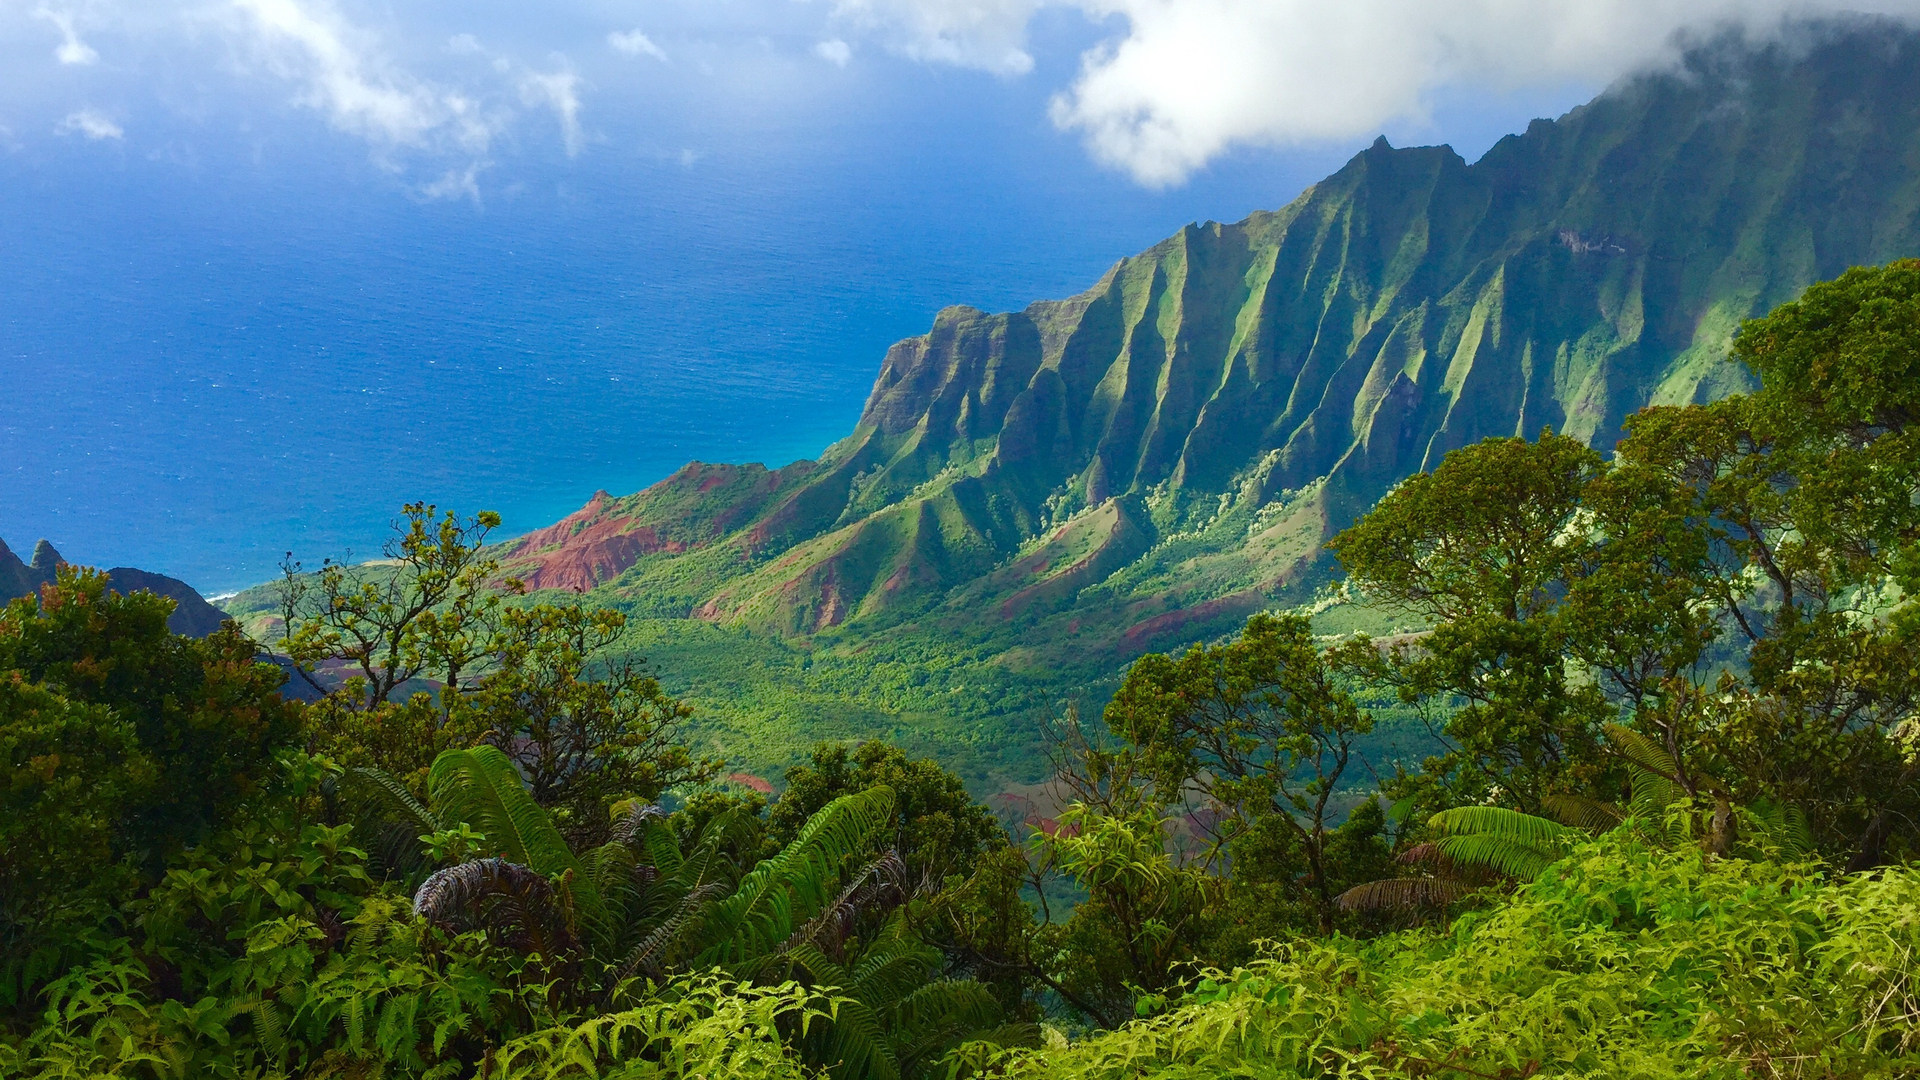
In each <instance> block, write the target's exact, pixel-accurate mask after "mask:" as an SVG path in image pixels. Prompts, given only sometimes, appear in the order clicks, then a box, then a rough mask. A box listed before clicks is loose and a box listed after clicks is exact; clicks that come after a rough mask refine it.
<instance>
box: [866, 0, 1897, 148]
mask: <svg viewBox="0 0 1920 1080" xmlns="http://www.w3.org/2000/svg"><path fill="white" fill-rule="evenodd" d="M1042 6H1054V7H1068V8H1077V9H1079V10H1080V11H1082V12H1084V13H1085V14H1086V15H1087V16H1088V17H1089V18H1092V19H1095V20H1101V21H1105V22H1111V23H1113V24H1115V25H1116V26H1117V27H1118V29H1117V32H1116V33H1115V34H1114V35H1113V36H1111V37H1110V38H1108V39H1107V40H1105V41H1103V42H1102V43H1101V44H1099V45H1097V46H1096V47H1095V48H1093V49H1092V50H1090V51H1088V52H1087V53H1086V55H1085V56H1084V57H1083V58H1082V64H1081V70H1080V73H1079V76H1078V77H1077V78H1076V79H1075V80H1074V81H1073V83H1072V85H1071V86H1069V87H1067V88H1066V89H1064V90H1062V91H1061V92H1060V93H1059V94H1058V95H1057V96H1056V97H1055V98H1054V100H1053V107H1052V115H1053V119H1054V122H1055V123H1056V124H1058V125H1059V126H1060V127H1062V128H1064V129H1068V130H1073V131H1077V132H1080V133H1081V134H1082V136H1083V137H1084V138H1085V140H1086V144H1087V146H1088V148H1089V150H1090V151H1091V152H1092V153H1093V154H1095V155H1096V156H1097V157H1099V158H1100V159H1102V160H1103V161H1106V162H1108V163H1110V164H1112V165H1114V166H1116V167H1119V168H1122V169H1124V170H1126V171H1128V172H1129V173H1131V174H1132V175H1133V176H1134V177H1136V178H1137V179H1138V180H1140V181H1141V182H1142V183H1145V184H1149V185H1154V186H1160V185H1166V184H1172V183H1178V182H1179V181H1181V180H1183V179H1185V178H1186V177H1187V176H1188V175H1189V174H1190V173H1192V172H1193V171H1194V170H1195V169H1198V168H1200V167H1201V166H1203V165H1205V164H1206V163H1207V162H1208V161H1210V160H1212V159H1213V158H1214V157H1215V156H1217V155H1219V154H1220V153H1222V152H1224V151H1225V150H1227V149H1228V148H1230V147H1232V146H1234V145H1237V144H1288V143H1301V142H1313V141H1318V140H1327V139H1350V138H1353V137H1356V136H1365V135H1370V134H1373V133H1374V132H1376V131H1378V130H1379V129H1380V128H1381V127H1382V126H1384V125H1386V124H1388V123H1390V122H1392V121H1395V120H1402V119H1408V118H1415V119H1418V118H1420V117H1422V116H1423V115H1424V114H1425V112H1426V111H1427V110H1428V108H1429V106H1430V103H1431V100H1432V97H1433V95H1434V94H1435V92H1436V91H1438V90H1441V89H1443V88H1447V87H1461V86H1465V87H1471V88H1484V89H1487V90H1510V89H1515V88H1521V87H1526V86H1556V85H1565V84H1568V83H1584V84H1604V83H1606V82H1610V81H1612V80H1613V79H1616V78H1619V77H1621V76H1623V75H1626V74H1628V73H1630V72H1632V71H1634V70H1637V69H1641V68H1645V67H1648V66H1652V65H1658V64H1662V63H1665V62H1668V61H1670V60H1671V59H1672V58H1674V57H1675V56H1677V55H1678V50H1679V48H1680V45H1681V44H1682V43H1683V42H1684V41H1686V40H1688V39H1689V38H1691V39H1695V40H1697V39H1698V38H1699V37H1702V36H1706V35H1711V34H1714V33H1719V32H1724V31H1727V30H1739V31H1744V32H1746V33H1749V34H1771V33H1775V32H1778V31H1779V29H1780V28H1781V26H1782V25H1783V22H1784V20H1787V19H1798V18H1807V17H1816V16H1821V15H1832V14H1840V13H1865V14H1884V15H1894V16H1908V17H1910V16H1914V15H1920V2H1915V0H1878V2H1875V0H1603V2H1595V0H1343V2H1341V3H1337V4H1330V3H1326V2H1325V0H840V2H839V3H838V5H837V10H838V11H839V12H841V13H842V14H843V15H847V16H850V17H853V18H855V19H856V21H859V22H861V23H862V24H863V25H866V26H868V27H869V28H870V30H872V32H877V33H892V34H896V35H901V36H903V37H904V44H903V45H901V46H899V47H900V48H901V49H902V51H904V52H906V53H907V54H908V55H911V56H915V57H920V58H923V59H928V60H938V61H944V62H948V63H956V64H964V65H967V66H972V67H978V68H983V69H986V70H990V71H996V72H1001V73H1018V72H1023V71H1025V70H1026V69H1027V68H1028V67H1030V66H1031V60H1030V58H1028V57H1027V53H1026V51H1025V50H1026V48H1027V44H1026V29H1027V25H1028V23H1029V22H1030V20H1031V19H1032V17H1033V15H1034V14H1035V13H1036V11H1037V10H1038V9H1039V8H1041V7H1042ZM876 27H877V28H878V29H873V28H876Z"/></svg>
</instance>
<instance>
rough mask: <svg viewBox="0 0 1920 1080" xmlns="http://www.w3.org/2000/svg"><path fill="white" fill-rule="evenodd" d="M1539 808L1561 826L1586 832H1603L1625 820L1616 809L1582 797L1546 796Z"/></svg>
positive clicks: (1610, 805)
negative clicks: (1568, 826) (1550, 815)
mask: <svg viewBox="0 0 1920 1080" xmlns="http://www.w3.org/2000/svg"><path fill="white" fill-rule="evenodd" d="M1540 806H1541V808H1542V809H1544V810H1546V812H1547V813H1549V814H1552V815H1553V816H1554V818H1555V819H1556V820H1558V821H1559V822H1560V823H1561V824H1562V825H1570V826H1572V827H1573V828H1576V829H1584V830H1585V831H1587V832H1591V833H1599V832H1605V831H1607V830H1608V829H1611V828H1613V827H1614V826H1615V825H1618V824H1620V823H1621V822H1622V821H1624V820H1626V815H1624V814H1622V813H1621V812H1620V810H1619V808H1618V807H1616V806H1614V805H1613V804H1612V803H1604V802H1601V801H1600V800H1598V799H1589V798H1587V797H1586V796H1584V795H1548V796H1547V797H1545V798H1543V799H1541V800H1540Z"/></svg>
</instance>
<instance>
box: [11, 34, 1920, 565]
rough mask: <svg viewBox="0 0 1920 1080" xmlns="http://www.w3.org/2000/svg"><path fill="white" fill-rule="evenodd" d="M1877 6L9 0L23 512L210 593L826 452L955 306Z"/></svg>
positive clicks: (15, 437) (1063, 286)
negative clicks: (398, 529) (444, 527)
mask: <svg viewBox="0 0 1920 1080" xmlns="http://www.w3.org/2000/svg"><path fill="white" fill-rule="evenodd" d="M1840 6H1841V5H1834V4H1828V3H1824V2H1816V3H1792V4H1789V3H1782V2H1779V0H1745V2H1741V3H1734V2H1731V0H1666V2H1653V0H1585V2H1577V0H1532V2H1521V0H1349V2H1347V3H1342V4H1337V5H1336V4H1328V3H1325V2H1317V3H1315V2H1301V0H1060V2H1047V0H646V2H624V3H617V2H612V0H549V2H547V3H543V4H538V5H533V4H525V3H517V4H507V3H500V2H497V0H494V2H488V0H478V2H476V0H465V2H460V3H453V2H449V0H419V2H412V3H406V4H398V3H375V2H366V0H185V2H178V0H144V2H139V3H134V2H127V0H0V252H4V253H5V257H4V258H0V538H4V539H5V540H6V541H8V542H9V543H11V544H12V545H13V546H14V547H15V548H16V549H20V550H21V551H22V552H23V553H24V551H25V550H26V549H27V548H29V547H30V545H31V543H32V541H33V540H34V539H37V538H39V537H42V536H45V537H48V538H49V539H51V540H53V541H54V543H55V544H56V546H58V547H60V549H61V550H62V552H63V553H65V554H66V555H67V556H68V557H69V558H71V559H74V560H76V561H84V562H96V563H100V564H103V565H137V566H141V567H143V568H146V569H150V570H155V571H159V572H162V573H171V574H174V575H176V576H181V577H184V578H186V579H187V580H189V581H190V582H192V583H194V584H195V585H196V586H198V587H200V588H201V589H202V591H205V592H216V591H222V590H226V589H231V588H236V587H240V586H243V585H246V584H249V583H252V582H256V581H259V580H263V579H264V578H265V577H267V576H269V575H270V574H271V572H272V569H273V564H274V562H275V561H276V560H277V559H278V558H279V557H280V556H281V555H282V553H283V552H285V551H287V550H294V551H295V552H296V553H297V554H298V555H299V556H300V557H303V558H306V559H309V560H310V561H314V562H317V561H318V559H319V558H320V557H322V556H333V557H342V556H346V555H351V554H354V553H358V554H361V555H365V554H370V553H371V552H372V550H373V549H375V548H377V546H378V544H379V540H380V537H381V535H382V533H383V532H384V530H385V528H386V525H387V522H388V520H389V519H390V518H391V516H392V514H393V512H394V510H395V509H397V507H398V506H399V505H400V503H401V502H404V501H407V500H410V499H413V498H425V499H431V500H434V501H437V502H440V503H441V504H442V505H448V506H457V507H460V508H462V509H478V508H480V507H481V506H486V507H488V508H492V509H498V510H500V511H501V512H502V513H503V514H504V515H505V516H506V517H507V519H508V520H507V525H506V530H505V531H506V532H508V533H512V532H519V531H524V530H526V529H531V528H537V527H539V526H541V525H544V524H547V523H548V522H550V521H552V520H555V519H556V518H558V517H559V516H561V515H562V514H564V513H566V512H567V511H568V510H570V509H572V508H573V507H575V506H577V505H579V504H580V503H582V502H584V501H585V499H586V498H587V496H588V495H590V494H591V493H592V492H593V491H594V490H595V489H597V488H606V489H608V490H612V491H615V492H624V491H631V490H636V489H638V488H639V487H642V486H644V485H645V484H647V483H650V482H652V481H653V480H656V479H658V478H659V477H661V476H663V475H665V473H666V472H668V471H670V470H671V469H672V468H674V467H675V466H677V465H678V464H679V463H681V462H683V461H685V460H688V459H690V458H696V457H698V458H702V459H705V460H764V461H767V462H769V463H771V464H776V465H777V464H782V463H784V462H785V461H788V460H792V459H794V458H797V457H801V456H811V455H813V454H817V453H818V452H819V451H820V450H821V449H822V448H824V447H825V446H826V445H827V444H828V443H829V442H831V441H832V440H833V439H834V438H837V437H839V436H840V435H842V434H845V433H846V432H847V431H848V430H849V429H850V428H851V426H852V423H853V421H854V420H855V419H856V418H857V416H858V413H859V408H860V404H861V401H862V400H863V398H864V396H865V392H866V389H867V387H868V386H869V385H870V383H871V380H872V377H873V374H874V372H875V371H876V370H877V369H878V366H879V361H880V358H881V356H882V354H883V353H884V351H885V349H886V347H887V345H888V344H889V343H890V342H892V341H895V340H898V339H899V338H901V337H904V336H907V335H910V334H913V333H918V332H920V331H922V330H923V329H924V328H925V327H926V325H927V324H928V322H929V321H930V319H931V317H932V315H933V313H934V312H935V311H937V310H938V309H939V308H940V307H942V306H945V305H946V304H950V303H968V304H973V305H975V306H979V307H983V308H988V309H992V310H1005V309H1009V308H1017V307H1020V306H1024V305H1025V304H1026V303H1027V302H1029V301H1032V300H1035V299H1041V298H1047V297H1059V296H1065V295H1070V294H1072V293H1074V292H1077V291H1079V290H1081V289H1084V288H1085V287H1087V286H1088V285H1090V284H1091V283H1092V282H1093V281H1094V280H1095V279H1096V278H1097V277H1098V276H1099V274H1100V272H1101V271H1102V270H1103V269H1104V268H1105V267H1106V266H1108V265H1110V264H1111V263H1112V262H1113V261H1114V260H1115V259H1117V258H1120V257H1122V256H1125V255H1128V254H1131V253H1133V252H1135V251H1138V250H1140V249H1142V248H1144V247H1146V246H1148V245H1150V244H1152V243H1154V242H1155V241H1157V240H1159V239H1160V238H1162V237H1164V236H1166V235H1168V234H1170V233H1172V232H1173V231H1175V230H1176V229H1178V228H1179V227H1180V226H1181V225H1184V224H1186V223H1187V222H1189V221H1199V220H1208V219H1214V220H1237V219H1238V218H1240V217H1242V216H1244V215H1245V214H1247V213H1248V212H1250V211H1252V210H1256V209H1271V208H1275V207H1278V206H1280V205H1283V204H1284V203H1286V202H1287V201H1289V200H1291V199H1292V198H1293V197H1294V196H1296V195H1297V194H1298V193H1299V192H1300V191H1301V190H1302V189H1303V188H1305V187H1306V186H1307V185H1309V184H1311V183H1313V182H1314V181H1315V180H1317V179H1319V178H1320V177H1322V176H1324V175H1326V174H1327V173H1329V172H1331V171H1333V170H1334V169H1336V168H1338V167H1339V165H1340V164H1341V163H1342V162H1343V161H1344V160H1345V159H1346V158H1347V157H1349V156H1350V155H1351V154H1353V153H1354V152H1356V151H1357V150H1359V149H1360V148H1362V147H1364V146H1365V145H1366V144H1367V143H1369V142H1371V141H1372V139H1373V138H1374V137H1375V136H1376V135H1379V134H1382V133H1384V134H1386V135H1387V136H1388V138H1389V139H1390V140H1391V141H1393V142H1394V143H1395V144H1396V145H1407V144H1417V143H1436V142H1447V143H1450V144H1451V145H1453V146H1454V147H1455V148H1456V149H1457V150H1459V151H1460V152H1461V153H1462V154H1463V155H1465V156H1466V157H1468V158H1469V159H1472V158H1474V157H1477V156H1478V155H1479V154H1480V153H1482V152H1484V151H1485V150H1486V149H1487V148H1488V147H1489V146H1491V145H1492V143H1493V142H1494V141H1495V140H1497V139H1498V138H1499V137H1501V136H1502V135H1504V134H1506V133H1508V132H1513V131H1519V130H1521V129H1523V128H1524V126H1525V124H1526V123H1527V121H1528V120H1530V119H1532V118H1534V117H1539V116H1547V117H1551V116H1555V115H1559V114H1560V113H1563V112H1565V111H1566V110H1567V109H1568V108H1571V107H1573V106H1574V105H1576V104H1578V103H1579V102H1581V101H1584V100H1586V99H1587V98H1589V97H1591V96H1592V95H1593V94H1594V93H1596V92H1598V91H1600V90H1601V89H1603V88H1604V87H1605V86H1606V85H1608V84H1609V83H1611V82H1612V81H1614V80H1616V79H1619V78H1621V77H1624V76H1627V75H1629V74H1632V73H1633V72H1636V71H1640V70H1646V69H1649V68H1658V67H1660V66H1662V65H1665V64H1669V63H1671V62H1672V60H1673V59H1674V57H1675V56H1676V55H1677V53H1678V50H1679V49H1680V48H1681V47H1683V46H1684V44H1685V43H1686V42H1687V41H1689V40H1696V39H1699V38H1702V37H1705V36H1710V35H1715V34H1720V33H1728V32H1735V33H1744V34H1747V35H1751V36H1767V35H1772V34H1776V33H1779V32H1781V30H1780V28H1781V27H1782V25H1784V23H1785V22H1786V21H1787V20H1793V19H1800V18H1805V17H1809V16H1818V15H1822V14H1826V13H1830V12H1832V11H1834V10H1837V9H1838V8H1839V7H1840ZM1844 6H1845V7H1846V8H1848V9H1851V10H1863V11H1869V12H1878V13H1883V14H1891V15H1896V16H1902V17H1908V16H1912V15H1914V14H1915V13H1917V12H1920V0H1911V2H1891V3H1889V2H1881V3H1872V2H1867V3H1861V2H1855V3H1850V4H1846V5H1844Z"/></svg>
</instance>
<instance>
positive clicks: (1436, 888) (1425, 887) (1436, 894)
mask: <svg viewBox="0 0 1920 1080" xmlns="http://www.w3.org/2000/svg"><path fill="white" fill-rule="evenodd" d="M1472 892H1473V887H1472V886H1470V885H1468V884H1466V883H1465V882H1461V881H1452V880H1449V879H1447V878H1386V879H1385V880H1382V881H1369V882H1367V883H1366V884H1364V885H1355V886H1354V887H1353V888H1351V889H1348V890H1347V891H1346V892H1343V893H1341V894H1340V895H1339V896H1336V897H1334V900H1333V902H1334V903H1335V904H1338V905H1339V906H1340V909H1341V910H1342V911H1410V910H1414V909H1417V908H1433V907H1446V906H1447V905H1448V904H1451V903H1454V902H1455V901H1457V900H1459V899H1461V898H1462V897H1464V896H1467V895H1468V894H1470V893H1472Z"/></svg>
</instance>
